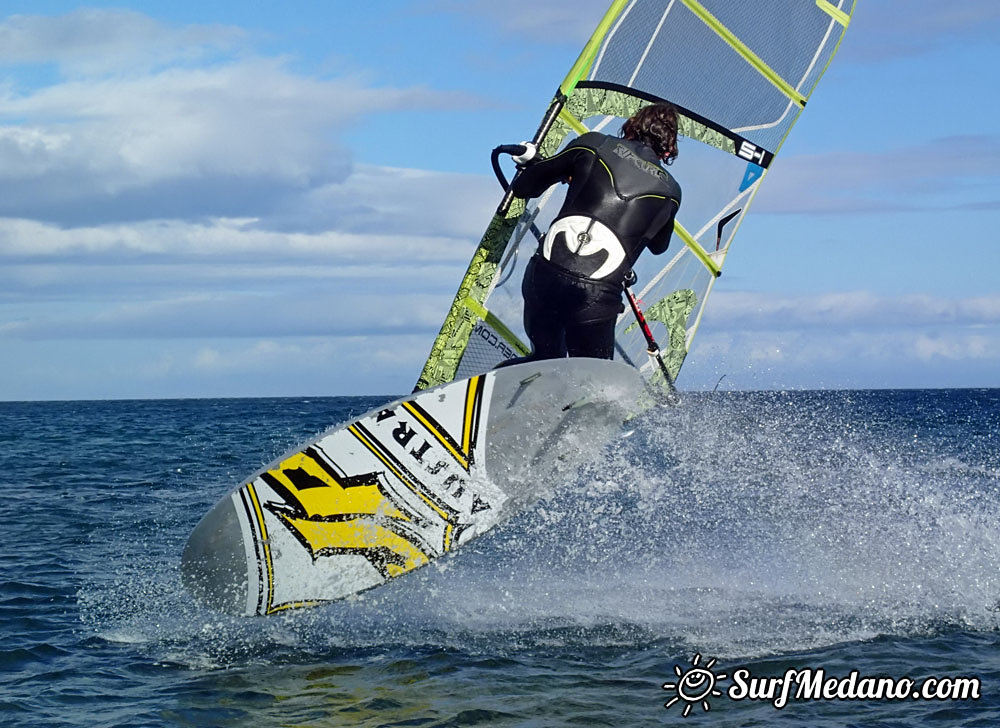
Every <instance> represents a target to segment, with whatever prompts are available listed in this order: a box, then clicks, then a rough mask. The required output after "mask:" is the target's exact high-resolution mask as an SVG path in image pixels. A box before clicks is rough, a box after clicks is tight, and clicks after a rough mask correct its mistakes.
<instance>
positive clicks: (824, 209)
mask: <svg viewBox="0 0 1000 728" xmlns="http://www.w3.org/2000/svg"><path fill="white" fill-rule="evenodd" d="M928 155H933V160H934V161H933V164H929V163H928ZM998 168H1000V137H997V136H981V135H979V136H974V135H968V136H953V137H947V138H940V139H933V140H930V141H928V142H926V143H925V144H921V145H920V146H913V147H902V148H899V149H893V150H889V151H886V152H878V153H866V152H835V153H827V154H803V155H798V156H793V157H787V158H786V157H779V159H778V160H777V161H776V162H775V166H774V170H773V172H770V173H768V176H767V180H766V184H764V185H763V186H762V187H761V190H760V193H759V194H758V195H757V197H756V199H755V202H754V207H753V210H754V212H755V213H796V214H808V213H832V214H843V213H859V212H860V213H873V212H885V211H906V210H909V211H926V210H927V209H929V208H930V209H942V208H945V209H946V208H949V207H955V208H958V207H962V206H966V205H967V204H968V200H969V194H968V193H969V188H970V187H972V186H973V185H983V183H984V182H985V183H987V184H990V185H992V186H991V187H986V188H984V190H983V192H982V193H981V194H984V195H989V194H991V193H993V194H995V190H996V180H997V169H998ZM955 191H964V192H966V193H967V194H965V195H963V198H964V201H963V202H962V203H952V202H951V201H950V199H949V197H948V195H949V193H952V192H955ZM972 194H975V192H973V193H972Z"/></svg>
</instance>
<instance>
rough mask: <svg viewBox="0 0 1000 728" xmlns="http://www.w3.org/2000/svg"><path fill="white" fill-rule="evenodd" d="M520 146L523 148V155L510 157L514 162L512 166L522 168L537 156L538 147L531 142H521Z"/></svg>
mask: <svg viewBox="0 0 1000 728" xmlns="http://www.w3.org/2000/svg"><path fill="white" fill-rule="evenodd" d="M521 146H522V147H524V153H523V154H518V155H517V156H516V157H511V159H513V160H514V164H516V165H517V166H518V167H523V166H524V165H526V164H528V162H530V161H532V160H533V159H534V158H535V157H536V156H538V147H536V146H535V145H534V144H532V143H531V142H521Z"/></svg>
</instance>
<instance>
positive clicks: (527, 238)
mask: <svg viewBox="0 0 1000 728" xmlns="http://www.w3.org/2000/svg"><path fill="white" fill-rule="evenodd" d="M855 4H856V0H757V1H756V2H746V0H700V1H699V0H616V1H615V2H613V3H612V4H611V6H610V8H609V9H608V10H607V12H606V13H605V15H604V17H603V18H602V20H601V22H600V23H599V24H598V26H597V29H596V30H595V31H594V33H593V35H592V36H591V37H590V39H589V41H588V42H587V44H586V45H585V46H584V49H583V51H582V53H581V54H580V57H579V58H578V59H577V61H576V63H575V64H573V67H572V68H571V69H570V71H569V73H568V74H567V75H566V78H565V79H564V80H563V82H562V83H561V84H560V86H559V90H558V91H557V93H556V95H555V97H554V98H553V100H552V102H551V103H550V104H549V107H548V109H547V111H546V113H545V115H544V117H543V119H542V122H541V124H540V125H539V127H538V130H537V131H536V133H535V135H534V137H533V139H532V141H533V142H534V143H535V144H537V145H538V148H539V151H540V152H541V154H542V155H543V156H545V157H549V156H552V155H553V154H556V153H557V152H558V151H559V150H560V149H561V148H562V147H564V146H565V145H566V144H568V143H569V142H570V141H571V140H572V139H574V138H575V137H576V136H578V135H580V134H583V133H585V132H587V131H601V132H604V133H606V134H613V135H614V134H617V133H618V132H619V130H620V128H621V125H622V123H623V122H624V120H625V119H627V118H628V117H629V116H631V115H632V114H634V113H635V112H636V111H638V110H639V109H640V108H642V107H643V106H645V105H647V104H651V103H657V102H662V101H667V102H669V103H671V104H673V105H674V107H675V108H676V109H677V112H678V122H679V123H678V126H679V133H680V139H679V149H680V155H679V157H678V158H677V160H676V162H675V164H674V165H673V166H672V167H671V173H672V174H673V175H674V176H675V177H676V178H677V180H678V181H679V182H680V184H681V186H682V188H683V191H684V197H683V203H682V204H681V208H680V212H679V214H678V216H677V220H676V221H675V227H674V238H673V241H672V242H671V245H670V248H669V250H667V252H666V253H664V254H663V255H660V256H653V255H651V254H649V253H644V254H643V255H642V256H640V258H639V260H638V262H637V264H636V266H635V271H636V273H637V275H638V278H639V284H638V285H639V290H638V297H639V299H640V300H641V301H642V302H643V304H644V308H645V318H646V320H647V321H648V322H649V325H650V327H651V329H652V330H653V333H654V335H655V336H656V339H657V340H658V341H659V342H660V346H661V352H660V354H661V356H662V359H663V361H664V363H665V364H666V370H667V371H666V374H669V378H667V377H666V376H665V374H664V371H663V367H662V366H659V365H658V362H656V363H654V362H653V361H651V360H650V358H649V357H648V356H647V353H646V352H647V342H646V338H645V337H644V336H643V332H642V331H641V330H640V328H639V326H638V325H637V324H636V322H635V318H634V317H633V315H632V313H631V312H630V311H626V313H624V314H622V316H621V317H620V319H619V321H618V323H617V326H616V330H615V333H616V349H617V355H618V357H619V358H621V359H623V360H625V361H627V362H629V363H631V364H633V365H634V366H636V367H638V368H640V370H641V371H642V372H643V374H644V375H645V376H646V377H647V378H648V379H649V380H650V381H656V380H657V379H659V380H661V381H663V380H666V381H667V382H670V381H676V379H677V376H678V374H679V373H680V369H681V365H682V364H683V362H684V358H685V357H686V355H687V352H688V351H689V349H690V347H691V342H692V339H693V338H694V335H695V333H696V332H697V330H698V325H699V323H700V322H701V319H702V315H703V313H704V311H705V303H706V302H707V300H708V297H709V294H710V293H711V291H712V288H713V286H714V284H715V281H716V279H717V278H718V277H719V275H721V272H722V266H723V263H724V262H725V259H726V256H727V254H728V253H729V249H730V246H731V245H732V242H733V238H734V236H735V234H736V231H737V230H738V229H739V226H740V224H741V223H742V221H743V218H744V216H745V215H746V213H747V211H748V209H749V208H750V205H751V202H752V200H753V198H754V196H755V195H756V194H757V191H758V190H759V189H760V186H761V184H762V183H763V181H764V179H765V178H766V176H767V172H768V170H769V169H770V168H771V165H772V163H773V162H774V159H775V157H776V155H777V154H778V152H779V150H780V149H781V146H782V144H783V143H784V141H785V139H786V138H787V136H788V133H789V131H790V130H791V128H792V126H793V125H794V124H795V122H796V120H797V119H798V118H799V115H800V114H801V113H802V110H803V109H804V108H805V106H806V102H807V101H808V99H809V97H810V95H811V94H812V92H813V90H814V89H815V88H816V84H817V83H818V81H819V79H820V77H821V76H822V75H823V72H824V71H825V70H826V68H827V66H828V65H829V63H830V61H831V60H832V59H833V56H834V55H835V54H836V51H837V48H838V47H839V45H840V41H841V39H842V38H843V35H844V32H845V31H846V29H847V26H848V24H849V22H850V19H851V15H852V13H853V12H854V7H855ZM561 187H562V186H559V185H557V186H555V187H553V188H550V189H549V190H548V192H546V194H544V195H543V196H542V197H540V198H538V199H533V200H531V201H530V202H529V203H527V204H526V203H525V201H524V200H521V199H518V198H514V197H512V196H511V195H510V194H509V193H507V194H505V196H504V198H503V200H502V202H501V204H500V206H499V207H498V209H497V212H496V214H495V215H494V217H493V219H492V221H491V222H490V224H489V226H488V227H487V230H486V233H485V234H484V235H483V238H482V240H481V241H480V243H479V246H478V247H477V248H476V251H475V253H474V255H473V257H472V261H471V263H470V264H469V267H468V270H467V271H466V274H465V276H464V277H463V279H462V282H461V284H460V286H459V290H458V293H457V294H456V296H455V299H454V301H453V303H452V306H451V309H450V310H449V311H448V314H447V316H446V317H445V321H444V324H443V325H442V327H441V331H440V333H439V334H438V336H437V338H436V339H435V341H434V344H433V346H432V348H431V352H430V355H429V356H428V358H427V362H426V364H425V365H424V368H423V371H422V372H421V374H420V378H419V380H418V382H417V386H416V389H424V388H426V387H430V386H434V385H437V384H443V383H445V382H449V381H452V380H453V379H459V378H465V377H469V376H473V375H476V374H480V373H482V372H484V371H487V370H489V369H491V368H493V367H494V366H496V365H497V364H499V363H500V362H502V361H505V360H507V359H510V358H512V357H515V356H520V355H523V354H526V353H527V352H528V340H527V338H526V336H525V334H524V330H523V327H522V324H521V319H522V299H521V292H520V284H521V278H522V275H523V271H524V264H525V262H526V261H527V260H528V258H530V257H531V255H532V254H533V253H534V251H535V249H536V248H537V246H538V244H539V240H538V230H545V229H546V227H547V224H548V222H550V221H551V219H552V218H553V217H554V215H555V213H556V211H558V209H559V207H560V205H561V202H562V196H563V194H564V190H563V189H561Z"/></svg>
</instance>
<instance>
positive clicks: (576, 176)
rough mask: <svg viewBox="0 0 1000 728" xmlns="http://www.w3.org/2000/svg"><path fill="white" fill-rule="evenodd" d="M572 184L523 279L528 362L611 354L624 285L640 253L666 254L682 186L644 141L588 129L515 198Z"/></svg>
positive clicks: (526, 177) (521, 179)
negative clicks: (528, 349)
mask: <svg viewBox="0 0 1000 728" xmlns="http://www.w3.org/2000/svg"><path fill="white" fill-rule="evenodd" d="M561 181H562V182H565V181H568V182H569V190H568V191H567V192H566V200H565V202H564V203H563V206H562V208H561V209H560V210H559V214H558V215H557V217H556V219H555V221H553V223H552V225H551V227H549V230H548V232H547V233H546V234H545V237H544V239H543V242H542V244H541V245H539V249H538V252H537V253H536V254H535V255H534V256H533V257H532V258H531V260H530V261H529V262H528V265H527V267H526V269H525V273H524V281H523V283H522V285H521V292H522V293H523V295H524V329H525V331H526V332H527V334H528V337H529V338H530V339H531V344H532V353H531V356H530V357H528V359H531V360H535V359H555V358H558V357H563V356H566V355H567V354H568V355H569V356H589V357H596V358H600V359H612V358H613V357H614V341H615V328H614V327H615V320H616V319H617V317H618V314H620V313H621V312H622V311H624V310H625V308H624V305H623V303H622V283H623V281H624V280H625V276H626V275H627V274H628V272H629V271H630V270H631V269H632V265H633V264H634V263H635V261H636V259H637V258H638V257H639V254H640V253H641V252H642V251H643V250H644V249H645V248H649V249H650V250H651V251H652V252H653V253H654V254H657V255H659V254H660V253H662V252H664V251H665V250H666V249H667V245H668V244H669V243H670V234H671V232H672V231H673V227H674V215H675V214H676V213H677V209H678V208H679V207H680V202H681V188H680V186H679V185H678V184H677V182H676V181H675V180H674V178H673V177H672V176H671V175H670V174H669V173H668V172H667V171H666V170H664V169H663V167H661V166H660V164H659V159H658V158H657V156H656V153H655V152H653V150H652V149H651V148H650V147H648V146H646V145H645V144H643V143H642V142H639V141H632V140H625V139H619V138H617V137H612V136H607V135H605V134H600V133H597V132H589V133H587V134H584V135H582V136H580V137H578V138H577V139H575V140H573V142H572V143H571V144H569V145H568V146H567V147H566V148H565V149H564V150H563V151H562V152H560V153H559V154H556V155H555V156H553V157H550V158H549V159H545V160H542V161H539V162H535V163H533V164H529V165H528V166H527V167H525V168H524V169H523V170H522V171H521V174H520V175H518V176H517V177H516V178H515V180H514V183H513V192H514V194H515V195H516V196H518V197H523V198H529V197H537V196H538V195H540V194H542V193H543V192H544V191H545V190H546V189H548V188H549V187H550V186H551V185H553V184H555V183H556V182H561Z"/></svg>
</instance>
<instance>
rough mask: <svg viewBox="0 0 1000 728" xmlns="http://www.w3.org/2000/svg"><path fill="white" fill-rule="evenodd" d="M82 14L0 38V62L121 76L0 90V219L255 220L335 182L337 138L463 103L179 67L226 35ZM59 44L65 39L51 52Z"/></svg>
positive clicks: (345, 81)
mask: <svg viewBox="0 0 1000 728" xmlns="http://www.w3.org/2000/svg"><path fill="white" fill-rule="evenodd" d="M95 12H96V15H95V14H94V13H90V12H89V11H88V12H83V11H81V12H80V13H75V14H71V15H68V16H60V17H55V18H50V17H41V16H19V17H16V18H13V19H10V20H8V21H7V22H6V23H4V24H3V25H0V38H2V37H3V36H4V34H6V36H7V37H8V38H10V39H11V44H12V46H11V48H10V49H8V51H7V54H6V56H3V55H2V52H0V59H4V58H5V59H6V60H7V61H8V62H25V61H27V60H31V61H39V62H40V61H42V60H44V59H46V58H48V59H50V60H52V61H56V62H62V61H65V62H67V63H69V64H70V65H71V66H72V67H73V68H78V67H81V65H80V64H81V58H87V57H89V56H90V55H94V56H95V57H99V58H100V59H101V61H102V63H107V64H108V66H109V68H111V69H112V70H113V69H115V68H118V69H119V70H120V69H121V68H127V69H128V72H127V73H114V72H110V71H109V72H100V73H99V72H93V73H85V74H82V75H76V76H74V77H72V78H69V79H66V78H63V79H59V80H57V81H55V82H53V83H50V84H49V85H47V86H43V87H41V88H33V89H31V90H28V91H22V92H16V91H14V90H13V89H11V88H9V85H8V88H7V89H6V90H5V91H0V216H16V217H27V218H33V219H38V220H46V221H51V222H56V223H59V224H63V225H81V224H93V223H99V222H109V221H115V220H144V219H152V218H166V217H182V218H192V217H203V216H240V215H262V214H266V213H267V212H268V211H272V210H275V209H278V208H280V207H281V206H282V205H285V206H286V207H287V206H292V205H294V201H295V200H296V199H297V198H298V197H300V196H302V195H304V194H308V193H309V192H310V191H311V190H315V189H317V188H320V187H322V186H323V185H327V184H331V183H336V182H342V181H343V180H344V179H345V178H346V177H347V175H348V174H349V172H350V169H351V165H352V160H351V157H350V154H349V152H348V151H347V149H346V148H345V147H343V146H342V145H341V144H339V143H338V142H337V137H338V136H339V135H340V134H342V133H343V132H344V131H345V130H346V129H348V128H349V127H350V126H351V125H353V124H356V123H358V122H359V121H360V120H362V119H363V118H364V117H365V116H366V115H370V114H375V113H380V112H388V111H399V110H407V109H439V108H458V107H460V106H464V107H467V106H468V105H469V103H470V99H469V98H468V96H467V95H464V94H459V93H449V92H439V91H434V90H431V89H428V88H426V87H422V86H414V87H408V88H397V87H391V86H385V85H373V84H372V83H371V82H370V80H369V79H366V78H364V77H363V76H361V75H359V74H354V75H340V76H337V77H332V78H315V77H307V76H303V75H300V74H297V73H294V72H292V71H291V70H290V69H289V68H288V66H287V63H286V61H285V60H284V59H281V58H261V57H254V56H250V55H246V54H244V55H242V56H238V57H237V56H233V55H232V54H222V55H221V56H220V57H218V58H213V59H211V61H210V62H208V64H207V65H203V66H202V67H190V66H186V65H184V64H183V63H180V62H179V59H182V58H184V57H186V56H188V55H197V50H198V48H200V47H201V46H199V45H198V42H200V41H204V42H206V43H207V42H209V41H208V40H206V39H209V40H210V39H211V38H214V37H215V35H216V34H219V33H221V35H222V36H224V37H225V38H227V39H228V38H230V36H231V35H233V33H230V32H222V31H219V30H218V29H206V28H193V27H192V28H186V29H180V30H178V29H174V28H171V27H169V26H166V25H163V24H160V23H157V22H155V21H152V20H150V19H149V18H144V16H141V15H138V14H136V13H130V12H124V13H118V12H117V11H114V12H112V11H95ZM95 18H96V19H95ZM104 21H108V25H107V27H105V25H103V22H104ZM77 26H80V31H79V33H80V35H79V37H78V38H77V36H76V35H74V28H76V27H77ZM98 28H100V29H101V30H100V31H98V30H97V29H98ZM63 36H66V37H70V36H72V37H74V38H77V40H75V41H73V42H71V43H69V46H68V47H63V46H60V45H58V44H56V43H55V40H54V39H57V38H61V37H63ZM109 45H110V46H112V48H111V50H109V49H108V46H109ZM222 45H224V44H222ZM0 46H2V43H0ZM133 46H135V48H134V49H133V50H136V52H140V51H142V52H146V51H148V52H150V53H154V54H156V55H157V57H161V58H163V59H165V60H166V61H170V63H167V64H166V65H163V66H162V67H156V68H143V67H141V66H140V67H136V66H135V65H134V64H132V63H131V61H130V60H129V59H127V58H126V57H125V56H127V51H128V49H132V47H133ZM46 48H49V51H48V53H49V55H48V56H46ZM123 49H124V50H123ZM157 49H160V50H157ZM169 49H173V50H174V51H175V52H174V53H173V54H172V55H171V53H168V52H167V50H169ZM161 50H162V52H160V51H161ZM70 61H72V63H70ZM115 64H118V65H117V66H116V65H115ZM83 65H84V66H86V64H83Z"/></svg>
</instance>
